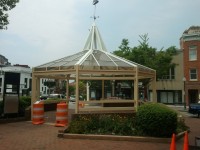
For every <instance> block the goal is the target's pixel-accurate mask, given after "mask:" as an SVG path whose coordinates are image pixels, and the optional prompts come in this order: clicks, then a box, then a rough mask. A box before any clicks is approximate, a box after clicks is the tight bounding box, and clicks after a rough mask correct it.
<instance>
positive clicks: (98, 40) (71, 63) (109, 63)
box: [34, 23, 154, 72]
mask: <svg viewBox="0 0 200 150" xmlns="http://www.w3.org/2000/svg"><path fill="white" fill-rule="evenodd" d="M77 65H78V66H79V69H80V70H134V69H135V67H138V68H139V69H142V70H149V71H150V72H151V71H153V72H154V70H153V69H150V68H148V67H145V66H143V65H139V64H137V63H134V62H132V61H129V60H126V59H124V58H121V57H119V56H116V55H114V54H111V53H109V52H107V50H106V47H105V44H104V42H103V40H102V37H101V35H100V32H99V30H98V28H97V26H96V24H95V23H93V24H92V28H91V29H90V33H89V36H88V38H87V40H86V43H85V46H84V48H83V50H82V51H81V52H78V53H76V54H74V55H70V56H67V57H64V58H61V59H58V60H55V61H51V62H49V63H46V64H43V65H40V66H37V67H35V68H34V71H53V70H66V69H75V66H77Z"/></svg>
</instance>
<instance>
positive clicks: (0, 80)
mask: <svg viewBox="0 0 200 150" xmlns="http://www.w3.org/2000/svg"><path fill="white" fill-rule="evenodd" d="M0 86H2V78H0Z"/></svg>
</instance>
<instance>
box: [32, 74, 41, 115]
mask: <svg viewBox="0 0 200 150" xmlns="http://www.w3.org/2000/svg"><path fill="white" fill-rule="evenodd" d="M39 96H40V79H39V78H36V77H35V75H34V74H33V75H32V93H31V117H32V113H33V104H34V103H35V102H36V101H37V100H39Z"/></svg>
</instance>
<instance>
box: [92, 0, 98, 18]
mask: <svg viewBox="0 0 200 150" xmlns="http://www.w3.org/2000/svg"><path fill="white" fill-rule="evenodd" d="M98 2H99V1H98V0H93V5H94V6H95V7H94V15H93V17H92V18H93V19H94V21H95V20H96V19H97V18H99V16H98V17H96V16H95V13H96V4H97V3H98Z"/></svg>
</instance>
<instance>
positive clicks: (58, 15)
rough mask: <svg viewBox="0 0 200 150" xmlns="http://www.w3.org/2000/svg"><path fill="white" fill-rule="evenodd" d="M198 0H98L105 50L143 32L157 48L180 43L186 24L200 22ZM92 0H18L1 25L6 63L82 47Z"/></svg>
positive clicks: (37, 61) (40, 59)
mask: <svg viewBox="0 0 200 150" xmlns="http://www.w3.org/2000/svg"><path fill="white" fill-rule="evenodd" d="M199 9H200V0H191V1H190V0H99V3H98V4H97V9H96V15H97V16H99V18H98V19H97V20H96V24H97V27H98V29H99V31H100V33H101V36H102V38H103V40H104V43H105V45H106V48H107V50H108V51H109V52H113V51H114V50H117V49H118V47H119V45H120V44H121V41H122V39H123V38H127V39H128V40H129V42H130V46H131V47H134V46H138V40H139V35H144V34H146V33H148V37H149V45H150V46H152V47H155V48H157V49H158V50H159V49H161V48H162V47H164V49H166V48H168V47H170V46H176V47H177V48H180V46H179V38H180V37H181V35H182V33H183V31H184V30H186V29H188V28H189V27H190V26H192V25H195V26H200V16H199ZM93 13H94V6H93V5H92V0H20V2H19V3H18V4H17V6H16V7H15V8H14V9H13V10H11V11H10V12H9V20H10V24H9V25H8V29H7V30H0V54H1V55H3V56H5V57H6V58H8V60H9V62H10V63H11V64H26V65H29V66H30V67H35V66H38V65H41V64H44V63H47V62H50V61H53V60H56V59H59V58H62V57H65V56H69V55H72V54H74V53H77V52H79V51H81V50H82V49H83V47H84V44H85V42H86V38H87V36H88V34H89V29H90V28H91V25H92V22H93V19H91V18H90V17H91V16H93Z"/></svg>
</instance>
